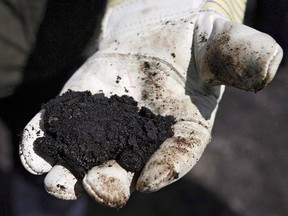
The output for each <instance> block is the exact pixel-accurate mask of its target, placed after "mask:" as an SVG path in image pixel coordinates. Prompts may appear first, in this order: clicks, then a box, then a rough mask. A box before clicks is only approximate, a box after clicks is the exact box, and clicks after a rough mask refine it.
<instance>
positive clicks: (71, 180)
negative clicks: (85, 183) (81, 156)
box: [44, 164, 84, 200]
mask: <svg viewBox="0 0 288 216" xmlns="http://www.w3.org/2000/svg"><path fill="white" fill-rule="evenodd" d="M44 184H45V189H46V191H47V192H48V193H49V194H51V195H53V196H55V197H57V198H59V199H64V200H76V199H78V198H79V197H80V196H81V195H82V194H83V191H84V190H83V187H82V183H81V181H79V180H78V179H77V178H76V177H75V176H74V175H73V174H72V173H71V172H70V170H68V169H67V168H65V167H64V166H63V165H62V164H57V165H55V166H54V167H53V168H52V169H51V170H50V172H49V173H48V174H47V175H46V177H45V179H44Z"/></svg>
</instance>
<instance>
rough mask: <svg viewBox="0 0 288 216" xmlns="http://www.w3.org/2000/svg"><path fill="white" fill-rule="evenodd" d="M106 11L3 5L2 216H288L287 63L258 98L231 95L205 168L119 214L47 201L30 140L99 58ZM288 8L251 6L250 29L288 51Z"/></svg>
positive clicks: (263, 1) (62, 1)
mask: <svg viewBox="0 0 288 216" xmlns="http://www.w3.org/2000/svg"><path fill="white" fill-rule="evenodd" d="M104 8H105V1H92V0H87V1H81V2H80V1H68V0H59V1H56V0H55V1H53V0H48V1H47V0H30V1H28V0H0V215H5V216H18V215H25V216H27V215H33V216H34V215H39V216H40V215H62V216H64V215H71V216H73V215H87V216H90V215H107V216H110V215H111V216H112V215H119V216H120V215H123V216H124V215H125V216H129V215H138V216H142V215H164V214H165V215H168V216H169V215H175V214H177V215H181V216H186V215H187V216H188V215H196V216H198V215H200V216H202V215H203V216H206V215H207V216H208V215H209V216H210V215H211V216H212V215H213V216H215V215H216V216H217V215H223V216H228V215H229V216H234V215H235V216H236V215H239V216H240V215H243V216H255V215H262V216H265V215H269V216H286V215H288V157H287V155H288V145H287V140H288V124H287V122H286V121H288V115H287V113H286V112H287V110H288V91H287V86H288V76H287V70H288V62H287V55H284V59H283V61H282V64H281V66H280V69H279V71H278V73H277V75H276V77H275V79H274V80H273V82H272V83H271V84H270V85H269V86H268V87H266V88H265V89H264V90H262V91H260V92H258V93H257V94H255V93H252V92H244V91H241V90H238V89H233V88H229V87H228V88H226V92H225V94H224V96H223V99H222V101H221V103H220V106H219V110H218V114H217V116H216V121H215V126H214V129H213V133H212V142H211V143H210V144H209V145H208V147H207V149H206V151H205V152H204V154H203V156H202V158H201V159H200V161H199V162H198V163H197V164H196V166H195V167H194V168H193V169H192V170H191V171H190V173H189V174H188V175H187V176H185V177H184V178H183V179H181V180H180V181H179V182H177V183H175V184H172V185H171V186H169V187H166V188H164V189H162V190H160V191H159V192H157V193H153V194H140V193H137V192H136V193H134V194H133V195H132V197H131V198H130V201H129V202H128V204H127V206H125V207H124V208H123V209H120V210H114V209H108V208H105V207H102V206H99V205H98V204H96V203H95V202H93V201H92V200H91V199H90V198H89V197H87V196H84V197H83V198H81V199H80V200H78V201H62V200H58V199H56V198H53V197H52V196H50V195H48V194H47V193H46V192H45V190H44V187H43V177H39V176H33V175H30V174H29V173H27V172H26V171H25V170H24V168H23V167H22V165H21V164H20V161H19V157H18V143H19V140H20V138H21V130H22V129H23V128H24V126H25V125H26V124H27V123H28V122H29V120H30V119H31V118H32V117H33V116H34V115H35V113H37V112H38V110H39V109H40V106H41V104H42V103H43V102H46V101H47V100H49V99H51V98H54V97H55V96H56V95H57V94H58V92H59V91H60V89H61V87H62V85H63V84H64V83H65V81H66V80H67V79H68V78H69V76H70V75H71V74H72V73H73V72H74V71H75V70H76V69H77V68H78V67H79V66H80V65H81V64H82V63H83V62H84V61H85V59H87V57H88V56H89V55H91V54H92V53H93V52H94V51H95V50H96V49H97V47H96V43H97V40H96V36H95V35H97V33H98V32H99V23H100V22H101V18H102V15H103V9H104ZM287 11H288V1H287V0H278V1H273V0H248V6H247V12H246V16H245V24H247V25H249V26H251V27H254V28H255V29H258V30H260V31H263V32H266V33H268V34H270V35H271V36H273V37H274V39H275V40H276V41H277V42H278V43H279V44H280V45H281V46H282V48H283V49H284V53H285V51H287V48H288V31H287V30H286V28H287V26H288V12H287Z"/></svg>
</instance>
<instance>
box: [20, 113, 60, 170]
mask: <svg viewBox="0 0 288 216" xmlns="http://www.w3.org/2000/svg"><path fill="white" fill-rule="evenodd" d="M43 115H44V110H41V111H40V112H39V113H37V114H36V115H35V116H34V118H33V119H32V120H31V121H30V122H29V123H28V124H27V125H26V127H25V128H24V131H23V135H22V140H21V143H20V146H19V154H20V159H21V162H22V164H23V166H24V167H25V168H26V170H27V171H29V172H30V173H32V174H35V175H41V174H43V173H47V172H49V171H50V170H51V168H52V166H53V164H55V161H54V160H53V159H52V158H48V157H42V156H40V155H38V154H37V152H35V150H34V141H35V140H36V139H37V138H39V137H43V136H44V132H43V130H42V128H43V121H42V119H43V118H42V116H43Z"/></svg>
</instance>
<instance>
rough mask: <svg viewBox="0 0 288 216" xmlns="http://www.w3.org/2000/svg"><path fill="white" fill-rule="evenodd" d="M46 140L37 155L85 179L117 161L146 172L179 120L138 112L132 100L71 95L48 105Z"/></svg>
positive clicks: (39, 142)
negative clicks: (100, 168)
mask: <svg viewBox="0 0 288 216" xmlns="http://www.w3.org/2000/svg"><path fill="white" fill-rule="evenodd" d="M42 108H43V109H45V114H44V132H45V137H42V138H38V139H37V140H36V141H35V151H37V152H38V153H39V154H41V155H46V156H47V155H48V156H50V157H52V158H54V159H56V160H59V161H62V162H64V163H65V164H67V165H68V166H69V167H70V168H71V169H72V171H73V172H74V174H75V175H76V176H78V177H80V178H82V177H83V176H84V175H85V173H86V172H87V171H88V170H89V169H91V168H92V167H93V166H95V165H100V164H102V163H104V162H105V161H108V160H111V159H115V160H116V161H117V162H118V163H119V164H120V165H121V166H122V167H123V168H124V169H126V170H127V171H132V172H138V171H140V170H141V169H142V168H143V166H144V165H145V163H146V162H147V160H148V159H149V158H150V156H151V155H152V153H153V152H154V151H155V150H156V149H157V148H158V147H159V146H160V145H161V144H162V143H163V142H164V141H165V140H166V139H167V138H169V137H171V136H173V131H172V129H171V126H172V125H173V124H174V117H172V116H161V115H155V114H153V113H152V112H151V111H150V110H149V109H147V108H145V107H142V108H141V109H140V110H139V108H138V107H137V102H136V101H135V100H134V99H133V98H132V97H129V96H121V97H119V96H117V95H113V96H111V97H110V98H107V97H105V96H104V94H95V95H92V94H91V93H90V92H88V91H86V92H73V91H68V92H67V93H65V94H63V95H62V96H58V97H56V98H55V99H52V100H50V101H49V102H48V103H46V104H44V105H42Z"/></svg>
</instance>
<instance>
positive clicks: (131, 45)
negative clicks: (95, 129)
mask: <svg viewBox="0 0 288 216" xmlns="http://www.w3.org/2000/svg"><path fill="white" fill-rule="evenodd" d="M203 2H204V1H201V0H196V1H191V0H182V1H178V0H169V1H168V0H158V1H153V0H142V1H137V0H134V1H126V2H125V3H122V4H118V5H116V6H113V7H110V9H108V10H107V11H106V16H105V18H104V20H103V26H102V30H103V32H102V37H101V40H100V44H99V51H97V52H96V53H95V54H94V55H93V56H92V57H91V58H90V59H89V60H88V61H87V62H86V63H85V64H84V65H83V66H82V67H81V68H80V69H79V70H78V71H77V72H76V73H75V74H74V75H73V76H72V77H71V78H70V80H69V81H68V82H67V83H66V85H65V86H64V88H63V90H62V93H63V92H66V91H67V90H68V89H72V90H74V91H86V90H89V91H91V92H92V93H93V94H95V93H100V92H101V93H102V92H103V93H104V94H105V95H106V96H107V97H110V96H111V95H113V94H117V95H119V96H121V95H130V96H132V97H133V98H134V99H135V100H136V101H138V105H139V107H141V106H145V107H148V108H149V109H151V110H152V111H153V112H154V113H155V114H161V115H172V116H174V117H175V119H176V123H175V124H174V125H173V131H174V133H175V135H174V136H173V137H172V138H168V139H167V140H166V141H165V142H164V143H163V144H162V145H161V147H160V148H159V149H158V150H157V151H156V152H155V153H154V154H153V155H152V157H151V158H150V160H149V161H148V163H147V164H146V166H145V167H144V169H143V170H142V172H141V174H140V175H139V176H138V175H135V176H134V173H131V172H127V171H126V170H124V169H123V168H121V167H120V166H119V165H118V164H117V163H116V162H115V161H108V162H106V163H104V164H103V165H100V166H96V167H94V168H92V169H91V170H90V171H89V172H88V173H87V174H86V175H85V177H84V179H83V181H82V182H81V180H77V179H76V178H75V177H74V176H73V174H72V173H71V172H70V171H69V170H68V169H67V168H65V164H59V163H57V161H51V160H49V159H47V158H43V157H40V156H39V155H37V153H35V151H34V149H33V142H34V140H35V139H36V138H38V137H41V136H43V135H45V134H44V132H43V131H42V130H41V125H42V121H41V120H42V117H41V116H42V115H43V114H44V110H42V111H41V112H39V113H38V114H37V115H36V116H35V117H34V118H33V119H32V120H31V121H30V122H29V123H28V125H27V126H26V128H25V129H24V133H23V139H22V142H21V144H20V157H21V160H22V162H23V165H24V166H25V168H26V169H27V170H28V171H30V172H31V173H33V174H44V173H47V172H48V174H47V176H46V178H45V187H46V190H47V191H48V192H49V193H50V194H53V195H54V196H56V197H59V198H61V199H76V198H77V197H79V196H80V195H81V193H82V192H83V191H86V192H87V193H88V194H89V195H90V196H92V197H93V198H94V199H95V200H96V201H98V202H100V203H102V204H104V205H107V206H110V207H121V206H123V205H125V203H126V202H127V200H128V199H129V196H130V194H131V192H132V191H133V190H134V189H135V188H136V190H138V191H141V192H153V191H157V190H159V189H160V188H162V187H165V186H167V185H168V184H171V183H172V182H175V181H177V180H178V179H179V178H181V177H182V176H184V175H185V174H186V173H187V172H188V171H189V170H190V169H191V168H192V167H193V166H194V165H195V164H196V162H197V161H198V160H199V158H200V156H201V155H202V153H203V151H204V149H205V147H206V145H207V144H208V143H209V141H210V138H211V129H212V126H213V122H214V118H215V114H216V110H217V107H218V103H219V101H220V99H221V96H222V94H223V91H224V85H229V86H234V87H237V88H240V89H244V90H248V91H258V90H260V89H262V88H263V87H264V86H265V85H266V84H267V83H269V82H270V81H271V80H272V79H273V77H274V75H275V72H276V70H277V67H278V65H279V63H280V61H281V58H282V50H281V48H280V47H279V45H278V44H277V43H276V42H275V41H274V40H273V39H272V38H271V37H270V36H268V35H266V34H263V33H260V32H258V31H256V30H254V29H252V28H249V27H247V26H244V25H241V24H237V23H233V22H230V21H229V20H228V19H227V18H225V17H224V16H222V15H221V14H220V13H217V12H216V11H212V10H208V9H203V7H202V5H203ZM119 77H120V79H119ZM117 80H118V81H119V82H116V81H117ZM82 186H83V187H82ZM83 188H84V189H83Z"/></svg>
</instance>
